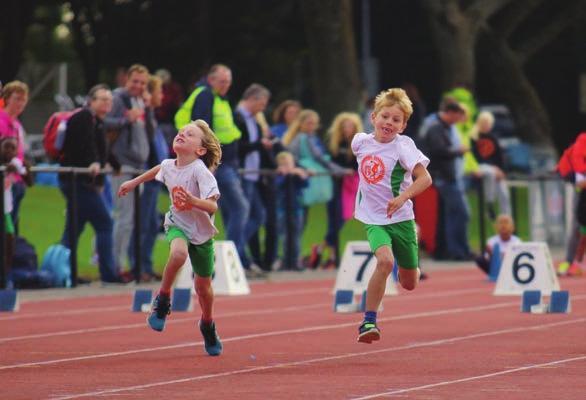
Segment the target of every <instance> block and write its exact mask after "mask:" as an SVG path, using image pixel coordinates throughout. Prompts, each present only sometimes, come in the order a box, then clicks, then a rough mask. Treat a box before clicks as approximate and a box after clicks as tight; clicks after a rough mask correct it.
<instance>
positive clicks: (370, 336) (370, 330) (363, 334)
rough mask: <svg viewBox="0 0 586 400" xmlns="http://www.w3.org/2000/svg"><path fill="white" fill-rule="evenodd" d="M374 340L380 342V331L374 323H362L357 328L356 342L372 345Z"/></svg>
mask: <svg viewBox="0 0 586 400" xmlns="http://www.w3.org/2000/svg"><path fill="white" fill-rule="evenodd" d="M374 340H380V330H379V329H378V327H377V326H376V324H375V323H374V322H366V321H364V322H363V323H362V325H360V327H359V328H358V341H359V342H362V343H372V342H373V341H374Z"/></svg>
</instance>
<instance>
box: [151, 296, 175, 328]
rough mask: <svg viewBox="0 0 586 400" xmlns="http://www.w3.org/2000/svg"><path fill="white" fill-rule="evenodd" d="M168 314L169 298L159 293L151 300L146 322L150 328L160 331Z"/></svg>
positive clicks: (169, 309)
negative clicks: (151, 303)
mask: <svg viewBox="0 0 586 400" xmlns="http://www.w3.org/2000/svg"><path fill="white" fill-rule="evenodd" d="M169 314H171V299H170V298H169V296H165V295H163V294H161V293H159V294H158V295H157V297H155V299H154V300H153V305H152V307H151V313H150V314H149V316H148V318H147V322H148V324H149V326H150V327H151V328H152V329H154V330H155V331H158V332H162V331H163V329H165V320H166V318H167V315H169Z"/></svg>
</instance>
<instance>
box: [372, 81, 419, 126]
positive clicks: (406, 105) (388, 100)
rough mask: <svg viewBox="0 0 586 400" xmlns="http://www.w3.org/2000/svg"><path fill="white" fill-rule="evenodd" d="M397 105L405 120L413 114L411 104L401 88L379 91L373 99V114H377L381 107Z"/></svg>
mask: <svg viewBox="0 0 586 400" xmlns="http://www.w3.org/2000/svg"><path fill="white" fill-rule="evenodd" d="M394 105H397V106H399V109H400V110H401V111H402V112H403V115H404V116H405V122H407V121H408V120H409V118H410V117H411V114H413V104H412V103H411V100H410V99H409V96H407V92H405V90H403V89H401V88H391V89H387V90H383V91H382V92H380V93H379V94H378V95H377V96H376V99H375V100H374V110H373V112H374V114H375V115H376V114H378V113H379V112H380V110H381V109H382V108H383V107H392V106H394Z"/></svg>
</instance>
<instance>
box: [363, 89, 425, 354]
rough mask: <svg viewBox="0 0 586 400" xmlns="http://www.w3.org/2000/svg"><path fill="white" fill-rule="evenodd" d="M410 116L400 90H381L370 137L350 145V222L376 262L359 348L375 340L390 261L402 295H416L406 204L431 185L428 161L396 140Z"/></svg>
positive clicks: (412, 232) (405, 140) (403, 139)
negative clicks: (361, 228)
mask: <svg viewBox="0 0 586 400" xmlns="http://www.w3.org/2000/svg"><path fill="white" fill-rule="evenodd" d="M412 113H413V106H412V104H411V100H409V97H408V96H407V94H406V93H405V91H404V90H403V89H397V88H393V89H388V90H385V91H383V92H381V93H380V94H379V95H378V96H377V97H376V100H375V104H374V110H373V112H372V114H371V116H370V118H371V121H372V124H373V126H374V133H371V134H366V133H358V134H356V136H354V139H353V140H352V151H353V152H354V154H355V155H356V159H357V161H358V171H359V176H360V183H359V185H358V194H357V196H356V211H355V217H356V219H357V220H359V221H361V222H363V223H364V224H365V229H366V235H367V238H368V242H369V244H370V248H371V250H372V251H373V253H374V256H375V257H376V260H377V265H376V269H375V271H374V273H373V274H372V276H371V278H370V281H369V283H368V288H367V292H366V293H367V294H366V312H365V313H364V321H363V322H362V324H361V325H360V327H359V328H358V341H359V342H363V343H371V342H372V341H373V340H379V339H380V330H379V328H378V327H377V325H376V312H377V310H378V308H379V305H380V303H381V301H382V298H383V296H384V293H385V284H386V282H387V278H388V276H389V274H390V273H391V272H392V270H393V264H394V257H397V263H398V265H399V281H400V282H401V286H403V287H404V288H405V289H407V290H413V289H415V286H417V282H419V276H420V274H421V272H420V271H419V267H418V266H419V260H418V250H419V249H418V243H417V232H416V227H415V220H414V218H415V216H414V214H413V203H412V202H411V200H410V199H411V198H413V197H415V196H416V195H418V194H419V193H421V192H422V191H424V190H425V189H426V188H427V187H428V186H429V185H431V176H430V175H429V172H427V169H426V167H427V165H428V164H429V159H428V158H427V157H425V156H424V155H423V153H421V151H419V150H418V149H417V147H415V143H414V142H413V140H412V139H411V138H409V137H407V136H402V135H400V133H402V132H403V130H404V129H405V127H406V126H407V120H408V119H409V117H410V116H411V114H412ZM412 177H413V178H415V180H413V179H412Z"/></svg>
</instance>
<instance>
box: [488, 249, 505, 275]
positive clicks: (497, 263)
mask: <svg viewBox="0 0 586 400" xmlns="http://www.w3.org/2000/svg"><path fill="white" fill-rule="evenodd" d="M501 264H502V260H501V250H500V247H499V245H498V244H495V245H494V248H493V249H492V256H491V257H490V264H489V265H490V269H489V272H488V280H489V281H491V282H496V281H497V279H498V277H499V273H500V272H501Z"/></svg>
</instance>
